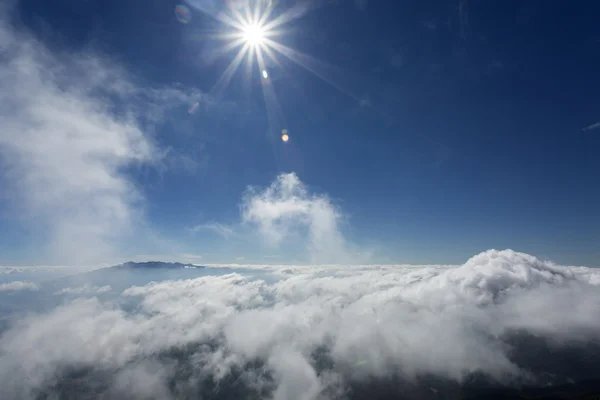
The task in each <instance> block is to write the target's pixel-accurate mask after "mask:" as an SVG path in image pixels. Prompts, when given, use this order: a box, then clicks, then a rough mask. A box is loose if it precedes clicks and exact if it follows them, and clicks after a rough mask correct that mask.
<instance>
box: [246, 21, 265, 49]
mask: <svg viewBox="0 0 600 400" xmlns="http://www.w3.org/2000/svg"><path fill="white" fill-rule="evenodd" d="M242 34H243V36H242V37H243V39H244V42H246V43H247V44H248V45H250V46H261V45H263V44H264V42H265V30H264V29H263V27H262V26H260V25H259V24H252V23H251V24H247V25H246V26H244V29H243V30H242Z"/></svg>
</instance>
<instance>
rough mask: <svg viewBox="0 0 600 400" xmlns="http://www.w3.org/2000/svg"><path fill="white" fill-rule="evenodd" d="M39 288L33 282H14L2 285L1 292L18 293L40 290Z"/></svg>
mask: <svg viewBox="0 0 600 400" xmlns="http://www.w3.org/2000/svg"><path fill="white" fill-rule="evenodd" d="M39 288H40V287H39V286H38V285H37V284H35V283H33V282H22V281H13V282H8V283H0V292H18V291H21V290H39Z"/></svg>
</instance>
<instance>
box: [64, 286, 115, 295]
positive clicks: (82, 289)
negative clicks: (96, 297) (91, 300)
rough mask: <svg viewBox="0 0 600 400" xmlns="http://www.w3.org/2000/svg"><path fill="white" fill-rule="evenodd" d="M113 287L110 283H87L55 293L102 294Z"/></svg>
mask: <svg viewBox="0 0 600 400" xmlns="http://www.w3.org/2000/svg"><path fill="white" fill-rule="evenodd" d="M111 290H112V288H111V287H110V286H109V285H104V286H93V285H90V284H85V285H83V286H79V287H68V288H64V289H61V290H58V291H56V292H54V294H55V295H63V294H67V295H84V294H85V295H87V294H101V293H107V292H110V291H111Z"/></svg>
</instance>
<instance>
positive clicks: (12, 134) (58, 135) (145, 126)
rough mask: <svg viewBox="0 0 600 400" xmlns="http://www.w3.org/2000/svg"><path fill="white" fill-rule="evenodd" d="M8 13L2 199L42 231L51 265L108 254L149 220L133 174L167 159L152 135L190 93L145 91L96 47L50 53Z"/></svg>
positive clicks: (2, 34) (1, 98)
mask: <svg viewBox="0 0 600 400" xmlns="http://www.w3.org/2000/svg"><path fill="white" fill-rule="evenodd" d="M2 14H4V13H2ZM7 19H8V18H6V19H5V18H2V22H1V23H0V38H1V39H0V46H2V53H3V57H2V60H0V80H1V81H2V82H3V86H2V91H1V92H0V125H1V126H2V129H1V130H0V165H1V166H2V178H4V180H5V182H7V187H6V188H5V190H4V193H5V196H6V197H7V198H8V200H9V201H10V202H11V204H12V207H13V209H14V212H15V215H17V216H19V217H21V218H22V219H24V220H26V221H29V222H30V225H31V226H32V229H33V230H35V232H36V234H39V235H41V236H43V237H44V240H45V242H46V243H47V245H48V246H47V247H48V249H47V250H48V252H49V257H51V261H52V262H60V263H66V264H82V263H83V264H91V263H95V262H98V261H104V260H106V259H109V258H112V257H113V256H114V253H115V252H116V249H117V248H118V246H119V243H120V241H122V240H123V238H125V237H127V235H130V234H133V232H135V230H136V228H138V227H140V226H141V225H142V221H143V218H142V217H143V216H142V214H143V213H142V210H143V195H142V193H141V191H140V190H139V188H138V187H137V186H136V185H135V184H134V181H133V180H132V179H131V177H130V175H129V174H128V173H127V171H128V170H131V169H132V168H134V167H137V166H141V165H145V164H148V165H150V164H157V163H158V162H159V161H160V160H161V158H162V157H163V154H161V151H160V150H159V149H157V147H156V146H155V144H154V142H153V140H152V139H151V136H150V135H149V133H150V132H151V131H152V128H153V126H154V125H155V124H156V123H157V122H158V121H159V120H160V119H161V118H162V117H163V115H164V113H165V111H166V110H168V109H169V108H172V107H174V106H175V105H177V104H181V103H182V102H185V101H186V98H187V95H186V94H185V93H183V92H181V91H180V90H178V89H172V88H165V89H154V88H142V87H140V86H138V85H136V83H135V80H134V79H133V77H132V76H130V75H129V74H128V73H127V72H126V71H125V70H124V69H122V68H120V67H119V66H118V64H117V63H115V62H114V60H109V59H105V58H103V57H101V56H98V55H96V54H93V53H91V52H82V53H58V52H54V53H53V52H51V51H49V50H48V49H47V48H46V47H44V45H43V44H42V43H40V42H39V41H37V40H36V39H35V38H34V37H32V36H29V35H28V34H26V33H23V32H16V31H15V30H14V29H13V28H12V27H11V26H9V25H8V24H7V22H6V21H7ZM46 259H47V258H46Z"/></svg>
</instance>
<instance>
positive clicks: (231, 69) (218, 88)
mask: <svg viewBox="0 0 600 400" xmlns="http://www.w3.org/2000/svg"><path fill="white" fill-rule="evenodd" d="M246 53H248V48H247V46H246V45H243V46H242V48H240V50H239V51H238V53H237V55H236V56H235V58H234V59H233V60H232V61H231V63H229V66H227V68H226V69H225V71H223V73H222V74H221V76H220V77H219V79H218V80H217V83H215V85H214V86H213V87H212V89H211V90H210V93H211V95H213V96H214V97H216V98H219V97H220V96H221V95H222V94H223V91H224V90H225V88H226V87H227V85H229V82H231V78H232V77H233V74H234V73H235V71H237V69H238V67H239V66H240V64H241V63H242V60H243V59H244V56H245V55H246Z"/></svg>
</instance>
